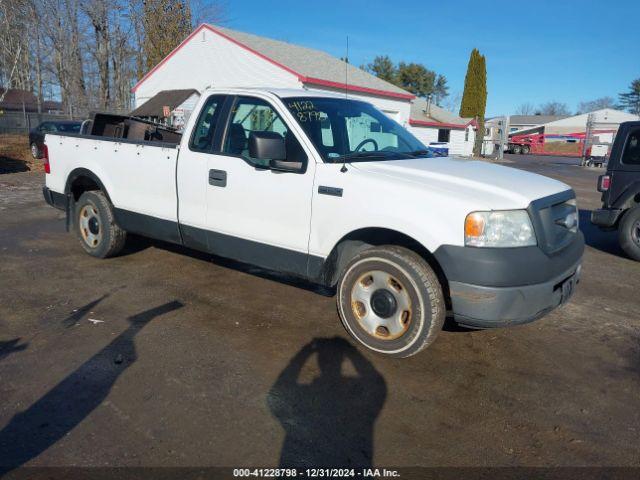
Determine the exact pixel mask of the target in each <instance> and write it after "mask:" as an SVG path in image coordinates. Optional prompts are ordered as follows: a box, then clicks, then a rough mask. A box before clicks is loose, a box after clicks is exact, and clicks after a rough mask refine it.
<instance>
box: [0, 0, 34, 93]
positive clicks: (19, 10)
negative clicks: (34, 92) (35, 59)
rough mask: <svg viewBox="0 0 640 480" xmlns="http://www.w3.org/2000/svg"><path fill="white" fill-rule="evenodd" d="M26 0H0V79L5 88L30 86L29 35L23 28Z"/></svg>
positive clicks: (25, 18)
mask: <svg viewBox="0 0 640 480" xmlns="http://www.w3.org/2000/svg"><path fill="white" fill-rule="evenodd" d="M27 7H28V3H27V1H26V0H0V82H1V83H2V84H3V85H4V87H5V89H4V90H3V92H2V93H0V100H2V99H4V96H5V95H6V93H7V92H8V90H9V89H10V88H14V87H15V88H19V89H25V90H27V89H29V90H30V87H31V84H30V82H31V69H30V68H29V46H28V45H29V39H28V35H27V33H26V31H25V27H26V25H27V22H28V15H27V10H28V9H27Z"/></svg>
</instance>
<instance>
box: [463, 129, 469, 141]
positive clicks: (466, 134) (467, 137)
mask: <svg viewBox="0 0 640 480" xmlns="http://www.w3.org/2000/svg"><path fill="white" fill-rule="evenodd" d="M464 141H465V142H468V141H469V129H468V128H465V129H464Z"/></svg>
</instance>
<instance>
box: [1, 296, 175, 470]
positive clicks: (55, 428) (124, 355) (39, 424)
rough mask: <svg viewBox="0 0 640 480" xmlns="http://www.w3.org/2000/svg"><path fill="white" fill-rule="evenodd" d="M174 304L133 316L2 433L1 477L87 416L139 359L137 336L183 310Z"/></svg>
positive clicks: (12, 420)
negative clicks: (110, 339)
mask: <svg viewBox="0 0 640 480" xmlns="http://www.w3.org/2000/svg"><path fill="white" fill-rule="evenodd" d="M183 306H184V305H183V304H182V303H181V302H179V301H175V300H174V301H172V302H168V303H165V304H163V305H160V306H158V307H154V308H151V309H149V310H146V311H144V312H141V313H138V314H137V315H133V316H131V317H129V318H128V319H127V320H128V321H129V326H128V328H127V329H126V330H125V331H123V332H122V333H121V334H120V335H118V336H117V337H116V338H115V339H114V340H113V341H112V342H111V343H109V344H108V345H107V346H106V347H104V348H103V349H102V350H100V351H99V352H98V353H96V354H95V355H94V356H93V357H91V358H90V359H89V360H87V361H86V362H85V363H83V364H82V365H81V366H80V367H78V368H77V369H76V370H75V371H73V372H72V373H70V374H69V375H68V376H67V377H66V378H64V379H63V380H62V381H61V382H60V383H58V384H57V385H56V386H55V387H53V388H52V389H51V390H49V391H48V392H47V393H46V394H45V395H44V396H42V397H41V398H40V399H39V400H37V401H36V402H35V403H33V404H32V405H31V406H30V407H29V408H28V409H26V410H25V411H23V412H20V413H18V414H16V415H15V416H14V417H13V418H12V419H11V421H10V422H9V423H8V424H7V425H6V426H5V427H4V428H3V429H2V430H1V431H0V477H2V476H3V475H4V474H5V473H7V472H8V471H11V470H13V469H15V468H17V467H19V466H21V465H23V464H25V463H26V462H28V461H29V460H31V459H33V458H35V457H37V456H38V455H40V454H41V453H42V452H44V451H45V450H47V449H48V448H49V447H51V446H52V445H54V444H55V443H56V442H57V441H58V440H60V439H61V438H63V437H64V436H65V435H67V434H68V433H69V432H70V431H71V430H73V429H74V428H75V427H76V426H77V425H78V424H79V423H80V422H82V421H83V420H84V419H85V418H87V417H88V416H89V415H90V414H91V412H93V410H94V409H95V408H97V407H98V406H99V405H100V404H101V403H102V402H103V401H104V399H105V398H106V397H107V395H108V394H109V392H110V391H111V388H112V386H113V385H114V383H115V382H116V380H118V378H119V377H120V375H122V374H123V373H124V372H125V370H127V368H129V367H130V366H131V365H133V363H134V362H135V361H136V360H137V352H136V346H135V343H134V338H135V337H136V335H137V334H138V333H140V331H141V330H142V329H143V328H144V327H145V326H146V325H147V324H148V323H149V322H151V320H153V319H154V318H156V317H159V316H161V315H164V314H166V313H169V312H172V311H174V310H178V309H180V308H182V307H183Z"/></svg>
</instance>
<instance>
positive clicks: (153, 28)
mask: <svg viewBox="0 0 640 480" xmlns="http://www.w3.org/2000/svg"><path fill="white" fill-rule="evenodd" d="M143 9H144V10H143V15H144V17H143V18H144V20H143V22H144V35H145V42H144V51H145V58H146V62H147V68H148V69H151V68H153V67H154V66H156V65H157V64H158V63H160V62H161V61H162V60H163V59H164V58H165V57H166V56H167V55H169V53H171V51H172V50H173V49H174V48H175V47H177V46H178V44H180V42H182V40H184V39H185V38H186V37H187V36H188V35H189V33H190V32H191V29H192V25H191V8H190V6H189V2H188V1H187V0H143Z"/></svg>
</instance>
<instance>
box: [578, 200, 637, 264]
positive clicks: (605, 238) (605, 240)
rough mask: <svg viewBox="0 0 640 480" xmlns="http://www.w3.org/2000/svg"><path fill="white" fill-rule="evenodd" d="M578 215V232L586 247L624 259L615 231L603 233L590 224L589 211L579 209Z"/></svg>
mask: <svg viewBox="0 0 640 480" xmlns="http://www.w3.org/2000/svg"><path fill="white" fill-rule="evenodd" d="M579 215H580V230H581V231H582V233H583V234H584V241H585V243H586V244H587V245H588V246H590V247H591V248H594V249H596V250H600V251H601V252H605V253H610V254H611V255H617V256H619V257H626V254H625V253H624V251H623V250H622V248H620V244H619V243H618V232H617V231H615V230H614V231H611V232H605V231H602V230H600V229H599V228H598V227H597V226H595V225H594V224H592V223H591V210H583V209H581V210H580V212H579Z"/></svg>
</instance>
